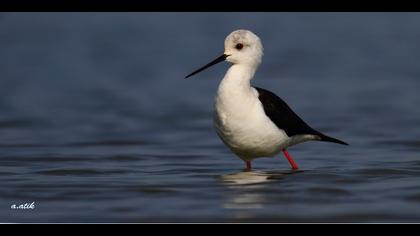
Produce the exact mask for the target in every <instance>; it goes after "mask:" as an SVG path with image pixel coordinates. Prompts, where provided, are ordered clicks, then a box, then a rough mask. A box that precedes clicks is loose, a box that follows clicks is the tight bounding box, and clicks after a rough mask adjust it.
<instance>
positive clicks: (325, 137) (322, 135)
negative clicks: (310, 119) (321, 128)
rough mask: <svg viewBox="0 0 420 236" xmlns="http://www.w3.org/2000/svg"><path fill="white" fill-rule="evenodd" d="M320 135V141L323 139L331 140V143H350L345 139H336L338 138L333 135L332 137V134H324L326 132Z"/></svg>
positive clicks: (324, 140) (325, 140)
mask: <svg viewBox="0 0 420 236" xmlns="http://www.w3.org/2000/svg"><path fill="white" fill-rule="evenodd" d="M319 137H320V138H321V140H320V141H323V142H331V143H338V144H342V145H349V144H348V143H346V142H344V141H341V140H339V139H336V138H333V137H330V136H327V135H324V134H321V135H319Z"/></svg>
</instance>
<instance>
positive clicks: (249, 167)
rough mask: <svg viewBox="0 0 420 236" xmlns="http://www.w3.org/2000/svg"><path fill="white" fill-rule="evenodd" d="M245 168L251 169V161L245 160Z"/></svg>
mask: <svg viewBox="0 0 420 236" xmlns="http://www.w3.org/2000/svg"><path fill="white" fill-rule="evenodd" d="M245 164H246V169H247V170H251V161H245Z"/></svg>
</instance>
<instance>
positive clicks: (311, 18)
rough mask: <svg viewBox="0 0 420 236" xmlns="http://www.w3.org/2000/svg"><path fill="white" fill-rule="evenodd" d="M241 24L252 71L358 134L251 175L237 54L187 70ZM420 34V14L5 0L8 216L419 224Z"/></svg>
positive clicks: (341, 134)
mask: <svg viewBox="0 0 420 236" xmlns="http://www.w3.org/2000/svg"><path fill="white" fill-rule="evenodd" d="M240 28H243V29H249V30H251V31H253V32H254V33H256V34H257V35H258V36H259V37H260V38H261V40H262V42H263V45H264V48H265V51H264V53H265V54H264V58H263V63H262V65H261V66H260V69H259V70H258V72H257V74H256V78H255V79H254V80H253V84H254V85H256V86H259V87H263V88H266V89H268V90H271V91H273V92H275V93H276V94H278V95H279V96H280V97H282V98H283V99H284V100H285V101H287V102H288V103H289V105H290V106H291V107H292V108H293V109H294V110H295V111H296V113H297V114H299V115H300V116H301V117H302V118H303V119H304V120H306V121H307V122H308V123H309V124H311V126H313V127H314V128H317V129H319V130H321V131H323V132H325V133H327V134H329V135H331V136H333V137H337V138H340V139H342V140H344V141H346V142H348V143H350V146H349V147H343V146H339V145H334V144H326V143H317V142H311V143H306V144H302V145H298V146H296V147H293V148H291V149H290V152H291V154H292V155H293V156H294V157H295V159H296V160H297V162H298V164H300V166H301V167H302V169H303V170H304V171H303V172H298V173H292V172H289V171H288V169H289V167H288V163H287V162H286V161H285V160H284V158H283V157H282V156H280V157H277V158H273V159H258V160H257V161H255V164H254V168H255V169H257V171H256V172H253V173H252V174H245V175H244V173H242V172H241V171H242V168H243V163H242V161H240V160H239V159H238V158H237V157H236V156H234V155H233V154H232V153H231V152H230V151H229V150H228V149H227V148H226V147H225V146H224V145H223V143H222V142H221V141H220V140H219V138H218V137H217V135H216V133H215V132H214V130H213V127H212V112H213V98H214V96H215V93H216V89H217V86H218V83H219V82H220V80H221V78H222V77H223V75H224V73H225V71H226V69H227V68H228V65H227V63H225V64H224V65H223V64H220V65H218V66H216V67H213V68H211V69H209V70H206V71H205V72H203V73H200V74H199V75H197V76H195V77H192V78H191V79H189V80H184V79H183V78H184V77H185V75H187V74H189V73H190V72H192V71H193V70H195V69H197V68H198V67H200V66H202V65H204V64H205V63H207V62H209V61H210V60H212V59H214V58H215V57H217V56H219V55H220V54H221V53H222V52H223V42H224V39H225V37H226V36H227V35H228V34H229V33H230V32H231V31H233V30H236V29H240ZM419 39H420V14H418V13H0V182H1V185H0V222H162V221H170V222H185V221H202V222H209V221H210V222H215V221H220V222H226V221H241V222H255V221H272V222H307V221H310V222H331V221H334V222H336V221H340V222H358V221H362V222H385V221H386V222H418V221H419V220H420V213H419V212H420V205H419V203H420V190H419V188H418V179H419V177H420V156H419V149H420V141H419V137H420V132H419V129H418V127H419V125H420V119H419V118H420V109H418V105H417V104H420V96H419V94H418V88H420V80H419V78H420V67H419V66H418V62H419V61H420V43H419V42H420V41H419ZM231 175H233V178H230V177H232V176H231ZM226 176H228V177H229V178H228V181H226V178H225V177H226ZM237 180H240V181H239V182H238V181H237ZM248 180H249V181H248ZM26 202H29V203H30V202H35V205H36V207H35V209H33V210H12V209H10V206H11V205H12V204H22V203H26Z"/></svg>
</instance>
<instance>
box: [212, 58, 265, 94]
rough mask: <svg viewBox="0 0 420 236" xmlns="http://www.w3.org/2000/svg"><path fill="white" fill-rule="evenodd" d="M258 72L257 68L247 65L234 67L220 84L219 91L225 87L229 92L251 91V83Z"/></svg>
mask: <svg viewBox="0 0 420 236" xmlns="http://www.w3.org/2000/svg"><path fill="white" fill-rule="evenodd" d="M256 70H257V68H256V67H253V66H249V65H246V64H234V65H232V66H231V67H230V68H229V69H228V71H227V72H226V74H225V77H224V78H223V80H222V82H221V83H220V86H219V89H221V88H223V87H225V88H226V89H228V90H230V91H229V92H234V91H238V90H243V89H246V90H247V89H249V88H250V87H251V83H250V81H251V79H252V78H253V77H254V74H255V71H256Z"/></svg>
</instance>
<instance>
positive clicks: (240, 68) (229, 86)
mask: <svg viewBox="0 0 420 236" xmlns="http://www.w3.org/2000/svg"><path fill="white" fill-rule="evenodd" d="M255 71H256V67H251V66H249V65H241V64H234V65H232V66H231V67H230V68H229V70H228V71H227V72H226V75H225V77H224V78H223V80H222V82H220V85H219V89H218V91H217V96H216V106H218V107H219V108H220V109H226V110H229V111H234V110H236V111H237V109H246V108H247V106H246V105H247V104H248V105H249V103H250V102H251V103H252V102H254V99H255V95H254V91H253V89H252V88H251V83H250V81H251V79H252V78H253V76H254V74H255ZM239 114H241V113H239Z"/></svg>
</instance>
